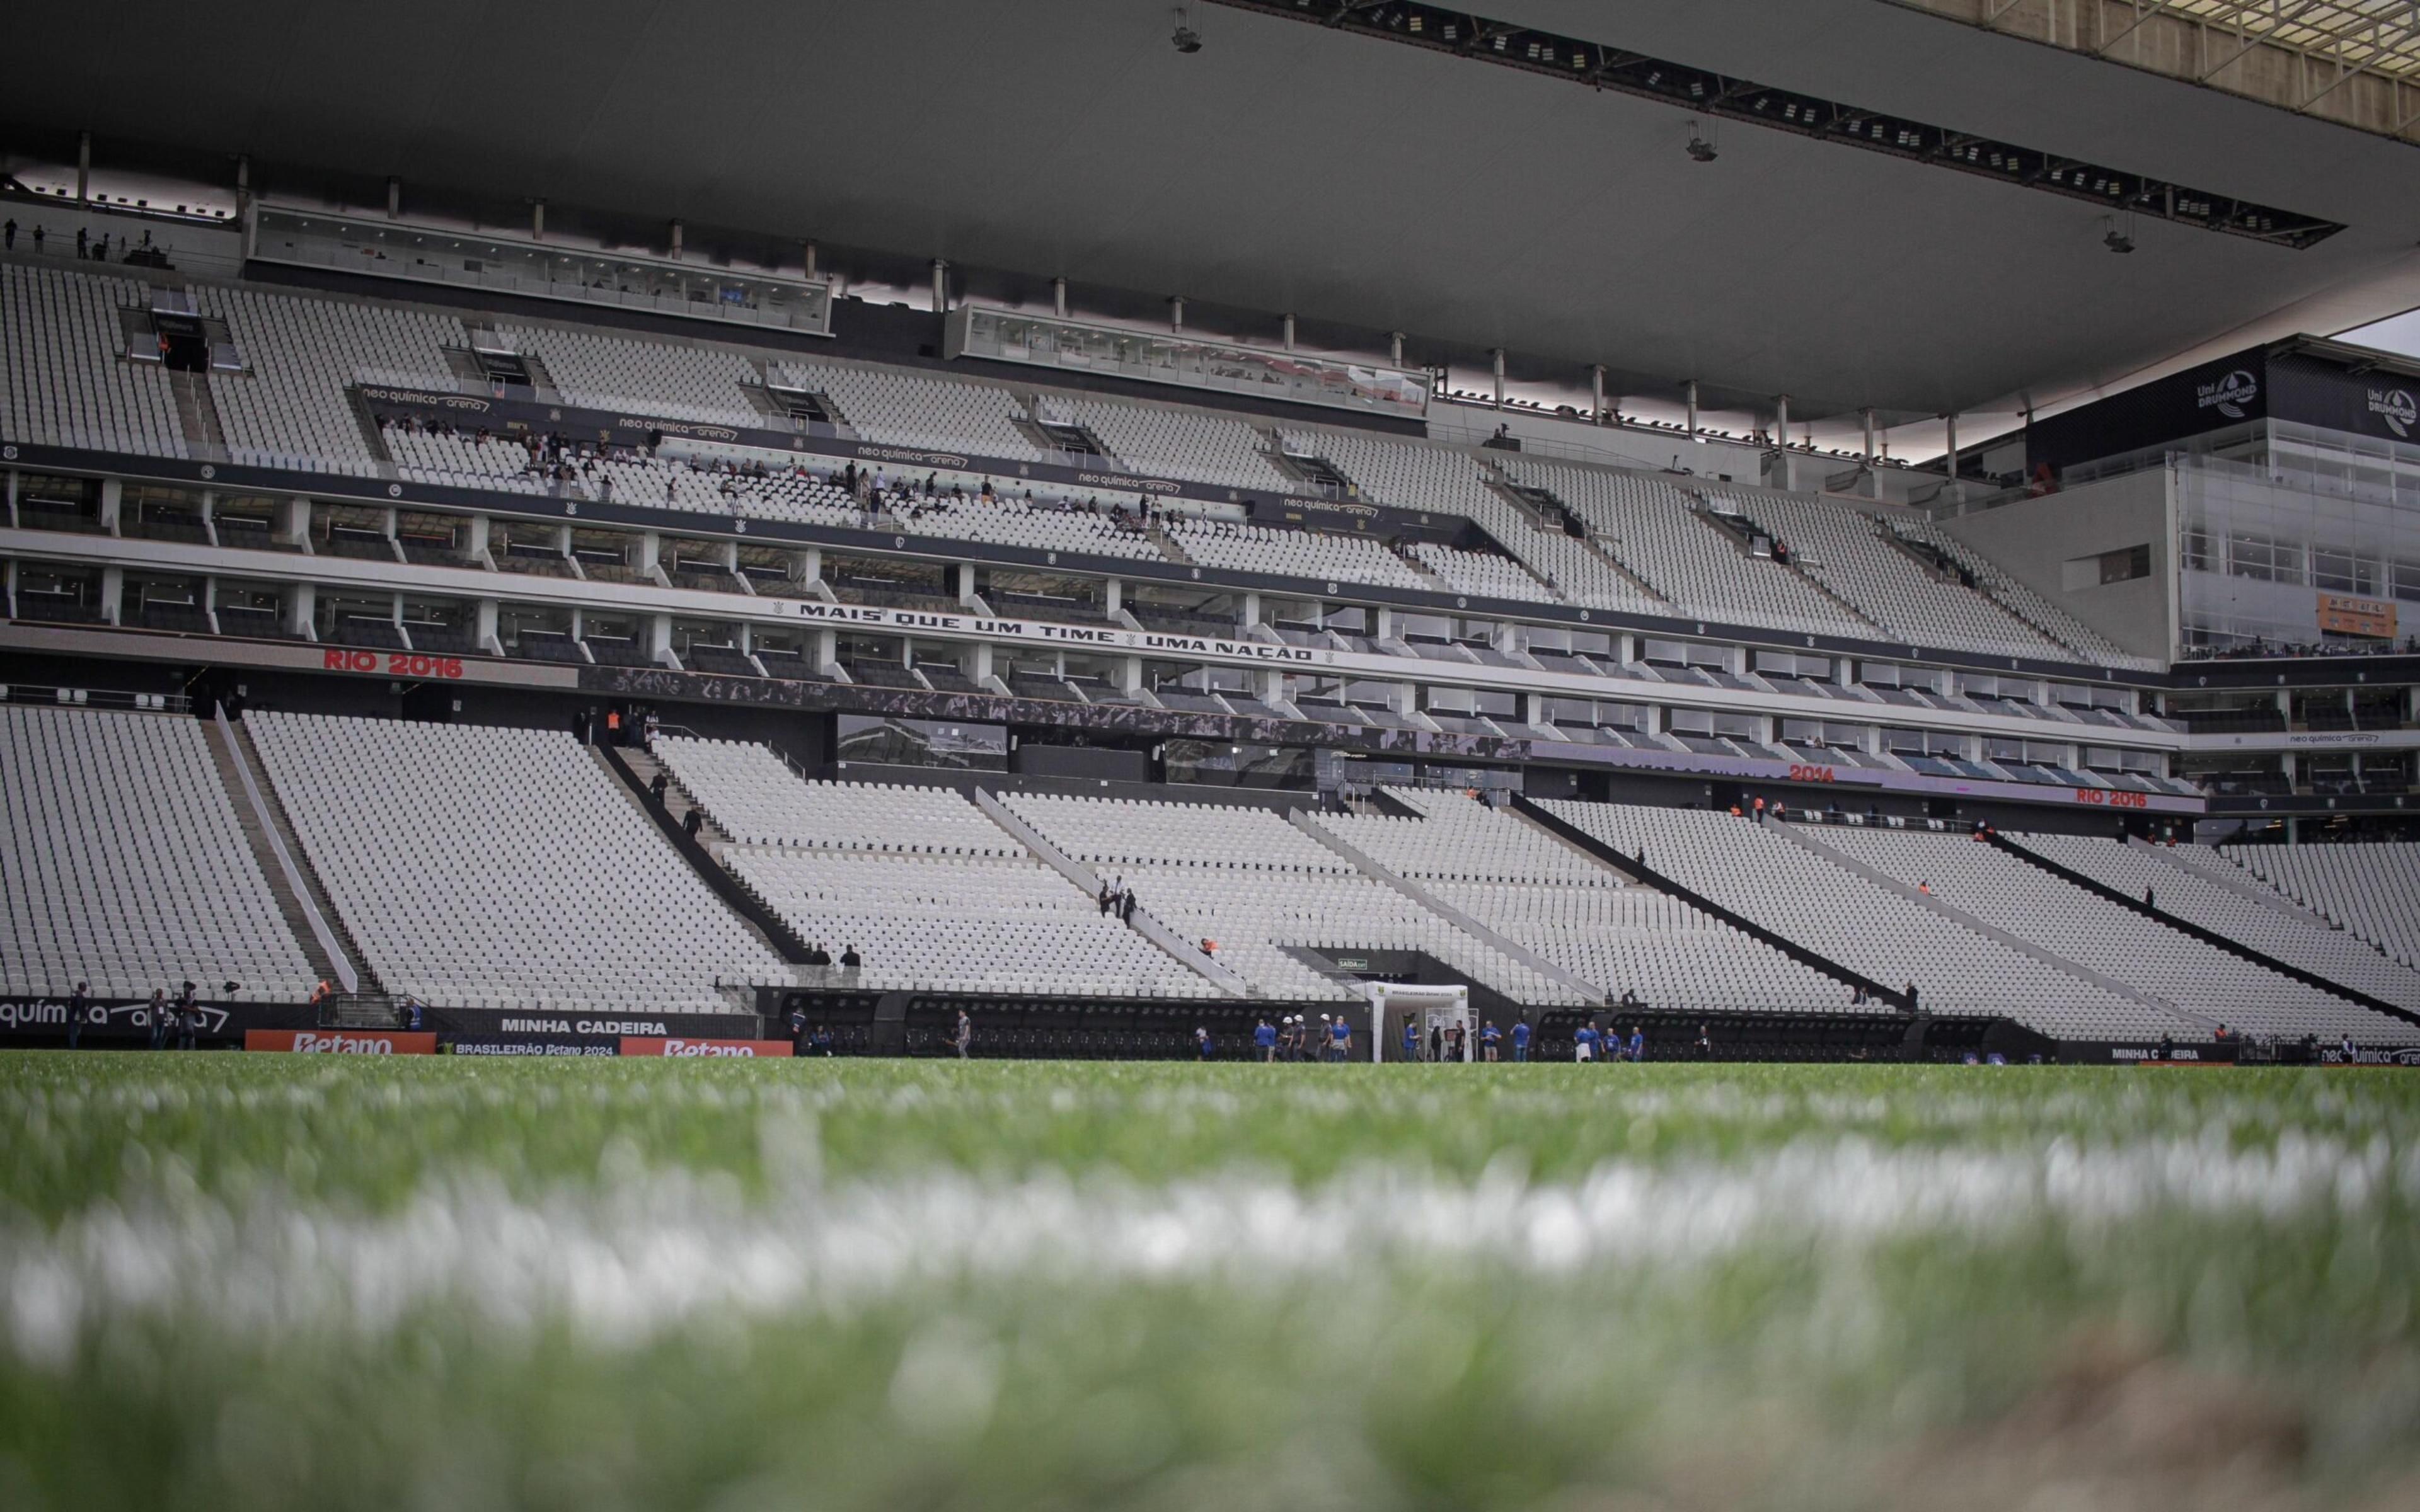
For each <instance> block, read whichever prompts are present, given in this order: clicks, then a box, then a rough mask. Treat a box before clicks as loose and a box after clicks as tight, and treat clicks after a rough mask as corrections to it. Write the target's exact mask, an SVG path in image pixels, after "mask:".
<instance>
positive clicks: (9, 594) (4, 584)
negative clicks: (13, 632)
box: [0, 557, 17, 620]
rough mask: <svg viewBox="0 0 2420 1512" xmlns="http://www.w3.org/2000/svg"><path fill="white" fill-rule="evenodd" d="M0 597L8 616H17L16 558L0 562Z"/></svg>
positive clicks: (11, 617) (13, 617)
mask: <svg viewBox="0 0 2420 1512" xmlns="http://www.w3.org/2000/svg"><path fill="white" fill-rule="evenodd" d="M0 598H5V600H6V603H7V607H8V617H9V618H10V619H12V620H13V619H15V618H16V617H17V559H16V558H15V557H10V558H9V559H8V561H6V562H0Z"/></svg>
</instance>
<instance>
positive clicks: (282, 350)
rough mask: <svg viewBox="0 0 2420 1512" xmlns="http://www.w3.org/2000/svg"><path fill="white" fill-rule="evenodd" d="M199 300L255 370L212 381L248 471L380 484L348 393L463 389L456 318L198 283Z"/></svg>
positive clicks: (231, 449) (234, 450) (237, 455)
mask: <svg viewBox="0 0 2420 1512" xmlns="http://www.w3.org/2000/svg"><path fill="white" fill-rule="evenodd" d="M194 302H195V303H196V304H197V305H199V307H200V308H201V310H202V312H203V313H204V314H205V315H207V316H214V317H216V318H218V319H222V320H225V322H226V325H227V330H228V332H230V333H231V334H232V335H233V336H234V337H235V339H236V342H237V344H238V345H239V346H240V347H241V348H242V350H243V354H244V359H245V362H246V363H247V369H246V371H245V372H243V373H241V374H224V375H223V374H213V375H212V376H211V379H210V395H211V398H212V400H213V402H214V403H215V404H216V406H217V409H218V414H219V417H220V424H221V425H222V427H223V428H224V429H225V432H226V444H227V450H228V453H229V454H230V455H232V456H233V457H234V459H235V460H236V461H238V462H244V463H250V464H252V465H254V466H256V467H275V468H287V469H291V470H293V471H299V472H338V473H347V474H350V475H352V476H356V477H375V476H377V475H378V473H379V471H380V460H379V458H378V457H377V456H376V455H374V454H373V453H372V452H371V450H370V443H369V439H368V437H367V436H366V435H365V433H364V432H363V429H362V421H361V418H360V416H359V415H358V414H357V413H356V412H355V411H354V409H353V407H352V402H351V400H350V399H349V397H348V396H347V394H346V392H345V391H346V386H347V385H349V384H351V383H356V382H364V381H369V382H379V383H396V384H409V385H413V386H417V387H421V388H428V389H434V390H436V391H438V392H440V393H448V392H451V391H452V390H453V389H454V387H455V382H454V379H453V378H450V377H448V376H446V372H445V360H444V350H445V348H446V347H448V346H456V347H458V346H460V345H461V344H462V342H463V339H464V337H463V332H462V324H461V322H460V321H459V320H458V319H455V318H453V317H451V316H441V315H436V314H432V313H429V312H426V311H420V310H411V309H406V308H403V307H401V306H397V305H390V304H382V303H372V302H370V301H362V300H343V299H334V298H326V297H320V296H315V295H301V294H271V293H266V292H263V291H261V290H258V289H254V288H249V287H245V286H242V285H221V284H196V285H194Z"/></svg>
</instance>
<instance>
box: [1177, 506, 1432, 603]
mask: <svg viewBox="0 0 2420 1512" xmlns="http://www.w3.org/2000/svg"><path fill="white" fill-rule="evenodd" d="M1167 529H1168V534H1169V538H1170V539H1171V540H1173V541H1174V542H1175V543H1176V546H1177V548H1178V549H1179V550H1181V551H1183V552H1184V553H1185V554H1186V556H1187V557H1188V558H1190V559H1191V560H1193V561H1195V562H1199V563H1202V565H1204V566H1210V567H1233V568H1234V569H1236V570H1237V571H1239V572H1270V573H1279V574H1282V575H1284V576H1287V577H1295V578H1299V577H1305V576H1308V577H1312V578H1333V579H1338V580H1340V581H1343V582H1357V583H1376V584H1378V585H1379V586H1381V587H1385V588H1426V587H1428V586H1429V584H1428V583H1426V582H1424V581H1422V580H1421V579H1420V575H1419V573H1417V572H1414V571H1413V570H1412V569H1411V568H1410V567H1408V566H1406V565H1404V560H1403V559H1402V558H1401V557H1398V556H1396V555H1395V554H1394V553H1393V552H1391V551H1388V549H1387V548H1385V547H1384V546H1381V545H1380V544H1378V543H1377V542H1376V541H1373V540H1369V539H1366V538H1364V537H1361V536H1357V535H1338V534H1334V533H1332V532H1326V531H1296V530H1285V529H1280V528H1279V527H1276V526H1269V525H1243V524H1237V523H1234V522H1232V521H1228V520H1210V519H1187V518H1184V517H1171V518H1170V519H1169V520H1168V522H1167Z"/></svg>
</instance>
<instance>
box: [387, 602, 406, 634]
mask: <svg viewBox="0 0 2420 1512" xmlns="http://www.w3.org/2000/svg"><path fill="white" fill-rule="evenodd" d="M387 597H388V600H389V602H388V604H387V607H386V618H387V623H388V624H390V625H396V626H397V627H398V628H400V627H401V625H403V595H402V594H388V595H387Z"/></svg>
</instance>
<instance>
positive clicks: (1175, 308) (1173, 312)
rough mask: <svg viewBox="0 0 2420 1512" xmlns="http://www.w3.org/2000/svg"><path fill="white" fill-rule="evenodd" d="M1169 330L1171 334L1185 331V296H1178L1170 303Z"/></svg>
mask: <svg viewBox="0 0 2420 1512" xmlns="http://www.w3.org/2000/svg"><path fill="white" fill-rule="evenodd" d="M1168 329H1169V332H1171V334H1177V333H1181V332H1183V331H1184V330H1185V296H1184V295H1182V294H1178V295H1175V296H1173V297H1172V298H1171V299H1170V300H1169V301H1168Z"/></svg>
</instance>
